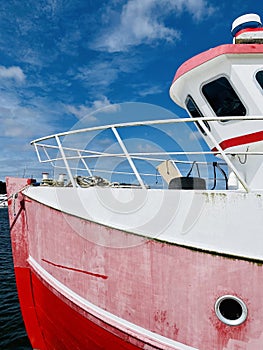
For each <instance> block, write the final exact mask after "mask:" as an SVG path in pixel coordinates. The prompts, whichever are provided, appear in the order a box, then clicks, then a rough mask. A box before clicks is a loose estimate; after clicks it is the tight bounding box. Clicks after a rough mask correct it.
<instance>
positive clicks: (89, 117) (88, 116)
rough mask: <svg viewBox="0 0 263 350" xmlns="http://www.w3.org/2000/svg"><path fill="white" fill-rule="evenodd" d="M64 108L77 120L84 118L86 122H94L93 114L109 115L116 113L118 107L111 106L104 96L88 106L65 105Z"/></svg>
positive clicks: (115, 105)
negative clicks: (98, 112)
mask: <svg viewBox="0 0 263 350" xmlns="http://www.w3.org/2000/svg"><path fill="white" fill-rule="evenodd" d="M65 108H66V110H67V111H68V112H69V113H71V114H73V115H74V116H75V117H76V118H78V119H82V118H84V117H85V120H86V121H88V122H95V121H96V120H97V118H96V116H95V115H94V113H95V112H97V111H100V112H103V113H109V112H110V113H111V112H114V111H117V110H118V108H119V106H118V105H117V104H112V103H111V102H110V101H109V100H108V98H107V97H106V96H102V97H101V99H99V100H95V101H93V102H91V103H90V104H88V105H80V106H78V107H76V106H72V105H66V106H65Z"/></svg>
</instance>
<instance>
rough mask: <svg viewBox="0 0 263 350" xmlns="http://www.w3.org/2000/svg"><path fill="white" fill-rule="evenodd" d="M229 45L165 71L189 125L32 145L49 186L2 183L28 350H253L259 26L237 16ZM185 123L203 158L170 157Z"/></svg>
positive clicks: (258, 289) (262, 219)
mask: <svg viewBox="0 0 263 350" xmlns="http://www.w3.org/2000/svg"><path fill="white" fill-rule="evenodd" d="M232 34H233V43H232V44H226V45H221V46H219V47H215V48H213V49H210V50H208V51H206V52H203V53H201V54H199V55H197V56H195V57H193V58H192V59H190V60H189V61H187V62H185V63H184V64H183V65H182V66H181V67H180V68H179V69H178V71H177V73H176V75H175V78H174V81H173V83H172V86H171V89H170V95H171V98H172V99H173V100H174V101H175V102H176V103H177V104H179V105H180V106H182V107H183V108H185V109H186V110H187V112H188V113H189V116H190V117H189V118H181V119H180V118H175V119H169V118H168V119H163V120H154V121H143V122H134V123H120V124H114V125H107V126H100V127H93V128H85V129H79V130H73V131H69V132H65V133H60V134H55V135H51V136H47V137H43V138H41V139H38V140H35V141H32V144H33V145H34V147H35V150H36V152H37V155H38V159H39V161H40V162H42V163H45V164H46V165H49V166H50V165H51V166H52V167H53V169H55V170H54V172H55V173H54V176H52V177H51V176H50V175H49V174H48V173H44V174H43V178H42V180H41V181H40V182H39V183H38V182H37V181H35V180H32V179H22V178H20V179H18V178H7V179H6V184H7V192H8V209H9V220H10V229H11V240H12V250H13V258H14V268H15V275H16V283H17V289H18V294H19V300H20V305H21V310H22V314H23V319H24V322H25V326H26V330H27V333H28V336H29V339H30V341H31V344H32V347H33V348H34V349H40V350H51V349H54V350H66V349H69V350H72V349H74V350H76V349H81V350H83V349H92V350H96V349H116V350H117V349H147V350H150V349H176V350H197V349H199V350H226V349H227V350H234V349H242V350H243V349H244V350H255V349H260V348H261V347H262V343H263V328H262V325H263V304H262V300H263V267H262V264H263V244H262V242H263V235H262V233H263V232H262V227H263V180H262V179H263V162H262V156H263V117H262V116H263V95H262V93H263V91H262V89H263V64H262V62H263V44H262V43H263V28H262V25H261V20H260V18H259V16H257V15H255V14H249V15H245V16H242V17H240V18H238V19H237V20H236V21H234V23H233V27H232ZM189 123H190V124H192V123H194V124H195V125H196V126H197V127H198V130H199V132H200V135H201V136H202V138H203V140H204V141H205V142H206V144H207V145H208V147H209V150H208V151H204V150H202V149H201V147H197V148H196V149H194V150H189V149H186V148H184V149H179V148H180V147H179V148H178V147H176V145H177V146H178V143H177V144H176V142H177V141H174V139H175V137H178V139H180V130H181V129H180V127H181V125H185V124H187V125H190V124H189ZM188 129H189V130H190V129H191V128H188ZM140 130H142V131H140ZM131 135H132V137H131ZM134 135H136V136H134ZM142 135H145V143H143V142H141V139H142ZM147 135H148V136H147ZM149 135H150V136H149ZM136 137H137V139H136ZM138 137H140V145H139V143H138ZM147 137H148V139H147ZM149 137H150V138H149ZM151 137H152V138H151ZM165 137H166V138H167V142H166V141H165ZM189 137H190V135H189ZM153 138H154V140H153ZM106 141H107V147H105V143H106ZM153 141H154V145H153ZM157 141H159V142H160V146H159V147H157V146H156V145H157ZM178 142H179V141H178ZM165 144H166V145H167V144H168V147H167V148H166V149H165V148H164V145H165ZM172 145H173V146H174V148H169V147H170V146H172ZM139 146H140V147H139ZM132 147H133V149H132ZM181 148H182V147H181Z"/></svg>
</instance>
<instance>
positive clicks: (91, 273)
mask: <svg viewBox="0 0 263 350" xmlns="http://www.w3.org/2000/svg"><path fill="white" fill-rule="evenodd" d="M41 260H42V261H44V262H45V263H47V264H49V265H52V266H55V267H59V268H61V269H65V270H70V271H75V272H81V273H84V274H86V275H90V276H94V277H99V278H103V279H105V280H106V279H107V278H108V276H105V275H100V274H98V273H94V272H90V271H84V270H80V269H76V268H74V267H69V266H64V265H60V264H56V263H53V262H52V261H49V260H46V259H41Z"/></svg>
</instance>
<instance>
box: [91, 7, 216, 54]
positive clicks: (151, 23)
mask: <svg viewBox="0 0 263 350" xmlns="http://www.w3.org/2000/svg"><path fill="white" fill-rule="evenodd" d="M213 10H214V9H213V7H211V6H209V5H208V3H207V1H205V0H177V1H174V0H144V1H141V0H129V1H127V3H126V4H125V5H124V6H123V7H122V11H121V13H120V14H119V21H118V23H117V24H115V25H113V26H112V27H110V28H107V32H106V33H104V34H103V35H101V37H99V38H98V39H97V41H96V42H95V43H94V48H95V49H98V50H105V51H108V52H120V51H127V50H128V49H129V48H130V47H131V46H137V45H141V44H153V43H155V42H157V41H160V40H162V41H166V42H173V41H176V40H178V39H180V36H181V32H180V30H178V29H175V27H173V28H171V27H169V26H168V25H167V24H166V23H165V19H166V18H167V17H168V16H171V15H175V16H178V15H180V14H181V13H182V12H184V11H185V12H188V13H190V14H191V15H192V17H193V18H194V19H195V20H201V19H202V17H206V16H207V15H210V14H211V13H213ZM108 12H109V13H111V14H112V12H110V11H108ZM116 15H117V14H116ZM104 17H105V15H104ZM105 22H106V20H105Z"/></svg>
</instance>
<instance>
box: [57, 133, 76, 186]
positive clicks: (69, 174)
mask: <svg viewBox="0 0 263 350" xmlns="http://www.w3.org/2000/svg"><path fill="white" fill-rule="evenodd" d="M55 139H56V141H57V144H58V148H59V150H60V153H61V156H62V159H63V161H64V163H65V166H66V169H67V172H68V176H69V179H70V181H71V183H72V186H73V187H77V185H76V182H75V181H74V178H73V176H72V173H71V170H70V167H69V165H68V161H67V158H66V155H65V152H64V150H63V147H62V145H61V142H60V139H59V136H58V135H55Z"/></svg>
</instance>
